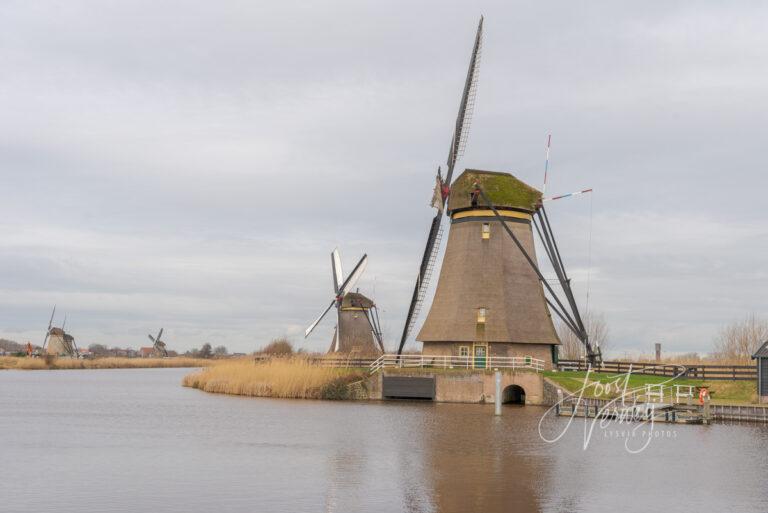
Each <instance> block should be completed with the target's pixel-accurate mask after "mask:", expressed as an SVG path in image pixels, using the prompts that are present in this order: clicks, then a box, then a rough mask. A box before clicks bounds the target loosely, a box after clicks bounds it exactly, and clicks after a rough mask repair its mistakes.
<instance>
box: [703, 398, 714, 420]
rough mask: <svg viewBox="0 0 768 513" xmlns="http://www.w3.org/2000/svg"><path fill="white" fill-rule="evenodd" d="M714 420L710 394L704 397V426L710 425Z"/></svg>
mask: <svg viewBox="0 0 768 513" xmlns="http://www.w3.org/2000/svg"><path fill="white" fill-rule="evenodd" d="M711 418H712V412H711V411H710V404H709V394H707V395H705V396H704V424H709V420H710V419H711Z"/></svg>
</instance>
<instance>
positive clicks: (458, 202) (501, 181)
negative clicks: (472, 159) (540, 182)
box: [448, 169, 541, 212]
mask: <svg viewBox="0 0 768 513" xmlns="http://www.w3.org/2000/svg"><path fill="white" fill-rule="evenodd" d="M475 183H478V184H479V185H480V187H482V189H483V191H484V192H485V194H486V195H487V196H488V199H490V200H491V201H492V202H493V204H494V205H495V206H496V207H497V208H501V209H504V208H510V209H515V210H524V211H526V212H534V211H535V210H536V206H537V205H538V204H539V203H540V202H541V192H540V191H538V190H536V189H534V188H533V187H531V186H530V185H528V184H526V183H525V182H523V181H521V180H518V179H517V178H515V177H514V176H512V175H511V174H509V173H500V172H496V171H482V170H479V169H467V170H465V171H464V172H463V173H461V175H460V176H459V177H458V178H457V179H456V180H455V181H454V182H453V185H451V195H450V197H449V198H448V211H449V212H454V211H457V210H464V209H468V208H473V205H472V191H474V185H475ZM482 201H483V200H482V199H480V200H479V204H478V205H477V206H478V207H484V206H485V205H484V204H483V203H482Z"/></svg>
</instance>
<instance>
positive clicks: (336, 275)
mask: <svg viewBox="0 0 768 513" xmlns="http://www.w3.org/2000/svg"><path fill="white" fill-rule="evenodd" d="M331 272H332V273H333V290H334V292H336V294H338V293H339V289H340V288H341V285H342V284H343V283H344V271H343V270H342V268H341V256H340V255H339V248H334V250H333V252H331Z"/></svg>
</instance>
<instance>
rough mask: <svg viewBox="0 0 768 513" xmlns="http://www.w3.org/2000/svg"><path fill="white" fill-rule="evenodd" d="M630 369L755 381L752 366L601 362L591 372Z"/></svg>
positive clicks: (577, 365) (575, 366)
mask: <svg viewBox="0 0 768 513" xmlns="http://www.w3.org/2000/svg"><path fill="white" fill-rule="evenodd" d="M557 367H558V369H559V370H577V371H586V370H587V368H588V364H587V363H586V362H585V361H583V360H560V361H559V362H558V364H557ZM630 368H631V369H632V372H633V373H634V374H645V375H652V376H669V377H674V376H680V377H684V378H689V379H701V380H711V381H715V380H731V381H752V380H756V379H757V368H756V367H755V366H754V365H701V364H693V365H676V364H661V363H648V362H619V361H606V362H603V363H602V365H601V366H600V367H599V368H593V371H594V372H610V373H612V374H623V373H626V372H629V371H630Z"/></svg>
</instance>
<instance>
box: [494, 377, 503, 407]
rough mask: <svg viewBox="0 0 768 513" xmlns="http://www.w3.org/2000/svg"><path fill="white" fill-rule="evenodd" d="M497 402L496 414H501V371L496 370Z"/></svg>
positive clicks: (495, 397)
mask: <svg viewBox="0 0 768 513" xmlns="http://www.w3.org/2000/svg"><path fill="white" fill-rule="evenodd" d="M494 399H495V401H494V402H495V404H496V415H501V372H499V371H498V370H497V371H496V395H495V396H494Z"/></svg>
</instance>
